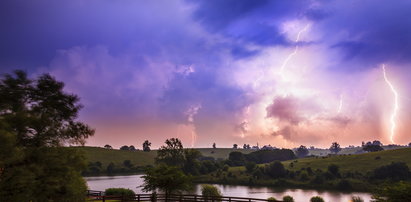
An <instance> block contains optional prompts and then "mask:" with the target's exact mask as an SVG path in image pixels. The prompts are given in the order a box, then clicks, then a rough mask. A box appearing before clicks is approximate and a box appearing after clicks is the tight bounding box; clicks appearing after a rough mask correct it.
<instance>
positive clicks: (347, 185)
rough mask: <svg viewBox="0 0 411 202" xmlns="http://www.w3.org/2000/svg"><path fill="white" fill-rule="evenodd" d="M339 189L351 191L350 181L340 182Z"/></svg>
mask: <svg viewBox="0 0 411 202" xmlns="http://www.w3.org/2000/svg"><path fill="white" fill-rule="evenodd" d="M337 188H338V189H340V190H348V189H351V188H352V187H351V183H350V182H349V181H348V180H340V181H339V182H338V184H337Z"/></svg>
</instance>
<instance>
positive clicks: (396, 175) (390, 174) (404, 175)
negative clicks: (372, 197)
mask: <svg viewBox="0 0 411 202" xmlns="http://www.w3.org/2000/svg"><path fill="white" fill-rule="evenodd" d="M409 176H410V170H409V168H408V166H407V164H405V163H404V162H396V163H394V162H392V163H391V164H389V165H385V166H381V167H379V168H376V169H375V170H374V173H373V178H376V179H392V180H406V179H408V178H409Z"/></svg>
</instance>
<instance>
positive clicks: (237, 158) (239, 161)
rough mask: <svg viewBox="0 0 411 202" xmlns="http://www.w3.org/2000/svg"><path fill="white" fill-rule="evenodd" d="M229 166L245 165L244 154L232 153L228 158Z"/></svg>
mask: <svg viewBox="0 0 411 202" xmlns="http://www.w3.org/2000/svg"><path fill="white" fill-rule="evenodd" d="M228 160H229V162H228V163H229V164H230V165H231V166H242V165H244V163H245V157H244V154H243V153H241V152H236V151H234V152H231V153H230V154H229V156H228Z"/></svg>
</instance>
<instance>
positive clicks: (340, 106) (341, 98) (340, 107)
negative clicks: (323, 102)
mask: <svg viewBox="0 0 411 202" xmlns="http://www.w3.org/2000/svg"><path fill="white" fill-rule="evenodd" d="M342 106H343V95H342V94H340V104H339V105H338V110H337V114H339V113H341V109H342Z"/></svg>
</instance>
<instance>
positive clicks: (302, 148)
mask: <svg viewBox="0 0 411 202" xmlns="http://www.w3.org/2000/svg"><path fill="white" fill-rule="evenodd" d="M308 153H309V152H308V149H307V147H305V146H303V145H301V146H300V147H298V149H297V150H296V154H297V156H298V157H300V158H302V157H306V156H307V155H308Z"/></svg>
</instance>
